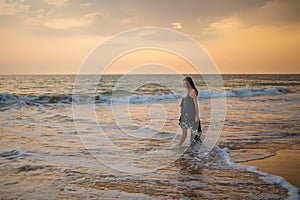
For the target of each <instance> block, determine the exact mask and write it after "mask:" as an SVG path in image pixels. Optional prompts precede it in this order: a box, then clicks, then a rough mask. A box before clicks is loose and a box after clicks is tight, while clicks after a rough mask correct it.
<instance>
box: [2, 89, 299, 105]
mask: <svg viewBox="0 0 300 200" xmlns="http://www.w3.org/2000/svg"><path fill="white" fill-rule="evenodd" d="M294 92H295V90H291V89H287V88H266V89H260V88H239V89H234V90H229V91H226V92H225V93H224V92H218V91H209V90H199V95H198V97H199V98H217V97H224V96H226V97H252V96H259V95H283V94H289V93H294ZM120 93H121V94H122V95H120ZM184 96H185V93H169V94H166V93H163V94H146V95H139V94H131V93H130V92H124V91H120V92H118V93H117V95H111V92H108V93H105V92H104V93H99V94H93V95H89V96H86V95H85V96H84V95H72V94H52V95H46V94H42V95H14V94H10V93H7V92H4V93H0V107H2V108H3V107H5V106H7V105H12V104H20V103H27V104H30V103H33V104H34V103H38V104H55V103H62V104H71V103H72V101H74V102H76V103H80V102H82V103H85V102H95V103H111V102H114V103H130V104H134V103H147V102H157V101H168V100H176V99H178V98H182V97H184Z"/></svg>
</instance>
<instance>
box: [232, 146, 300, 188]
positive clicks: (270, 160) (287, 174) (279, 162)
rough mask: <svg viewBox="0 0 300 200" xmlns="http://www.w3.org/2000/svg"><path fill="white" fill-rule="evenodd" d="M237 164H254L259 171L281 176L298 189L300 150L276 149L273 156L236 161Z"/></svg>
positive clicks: (299, 185) (299, 180)
mask: <svg viewBox="0 0 300 200" xmlns="http://www.w3.org/2000/svg"><path fill="white" fill-rule="evenodd" d="M237 164H242V165H249V166H255V167H257V168H258V170H259V171H261V172H266V173H268V174H272V175H277V176H281V177H282V178H284V179H285V180H286V181H287V182H289V183H290V184H292V185H294V186H295V187H297V188H298V189H300V176H299V174H300V167H299V166H300V150H289V149H282V150H278V151H277V152H276V155H274V156H270V157H267V158H263V159H257V160H251V161H245V162H237Z"/></svg>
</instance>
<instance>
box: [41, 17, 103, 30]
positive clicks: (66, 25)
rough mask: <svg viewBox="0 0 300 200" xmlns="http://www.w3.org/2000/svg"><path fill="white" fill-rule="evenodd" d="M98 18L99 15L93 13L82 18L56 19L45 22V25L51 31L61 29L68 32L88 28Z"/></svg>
mask: <svg viewBox="0 0 300 200" xmlns="http://www.w3.org/2000/svg"><path fill="white" fill-rule="evenodd" d="M96 16H97V13H91V14H87V15H85V16H83V17H80V18H79V17H77V18H75V17H72V18H71V17H65V18H55V19H50V20H47V21H45V22H43V25H44V26H45V27H48V28H51V29H61V30H67V29H72V28H78V27H86V26H89V25H91V24H93V22H94V20H95V17H96Z"/></svg>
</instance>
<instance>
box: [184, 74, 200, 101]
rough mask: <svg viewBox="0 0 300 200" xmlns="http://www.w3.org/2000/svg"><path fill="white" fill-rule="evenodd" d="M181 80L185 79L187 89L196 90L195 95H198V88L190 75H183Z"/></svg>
mask: <svg viewBox="0 0 300 200" xmlns="http://www.w3.org/2000/svg"><path fill="white" fill-rule="evenodd" d="M183 80H185V81H186V82H187V86H188V89H194V90H196V95H197V96H198V90H197V88H196V86H195V84H194V81H193V79H192V78H191V77H189V76H188V77H185V78H184V79H183Z"/></svg>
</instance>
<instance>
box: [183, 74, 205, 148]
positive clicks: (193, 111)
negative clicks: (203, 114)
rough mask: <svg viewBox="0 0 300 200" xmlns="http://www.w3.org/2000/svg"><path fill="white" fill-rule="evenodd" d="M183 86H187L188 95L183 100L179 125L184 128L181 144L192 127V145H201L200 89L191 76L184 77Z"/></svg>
mask: <svg viewBox="0 0 300 200" xmlns="http://www.w3.org/2000/svg"><path fill="white" fill-rule="evenodd" d="M183 86H184V87H185V88H186V91H187V95H186V97H184V98H183V99H182V101H181V104H180V107H181V115H180V119H179V125H180V127H181V128H182V136H181V139H180V142H179V146H181V145H182V144H183V142H184V141H185V139H186V136H187V129H191V139H190V143H191V147H194V146H195V145H200V143H201V139H200V136H201V134H202V132H201V125H200V119H199V109H198V103H197V96H198V90H197V88H196V87H195V84H194V82H193V80H192V78H191V77H186V78H185V79H183Z"/></svg>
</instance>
